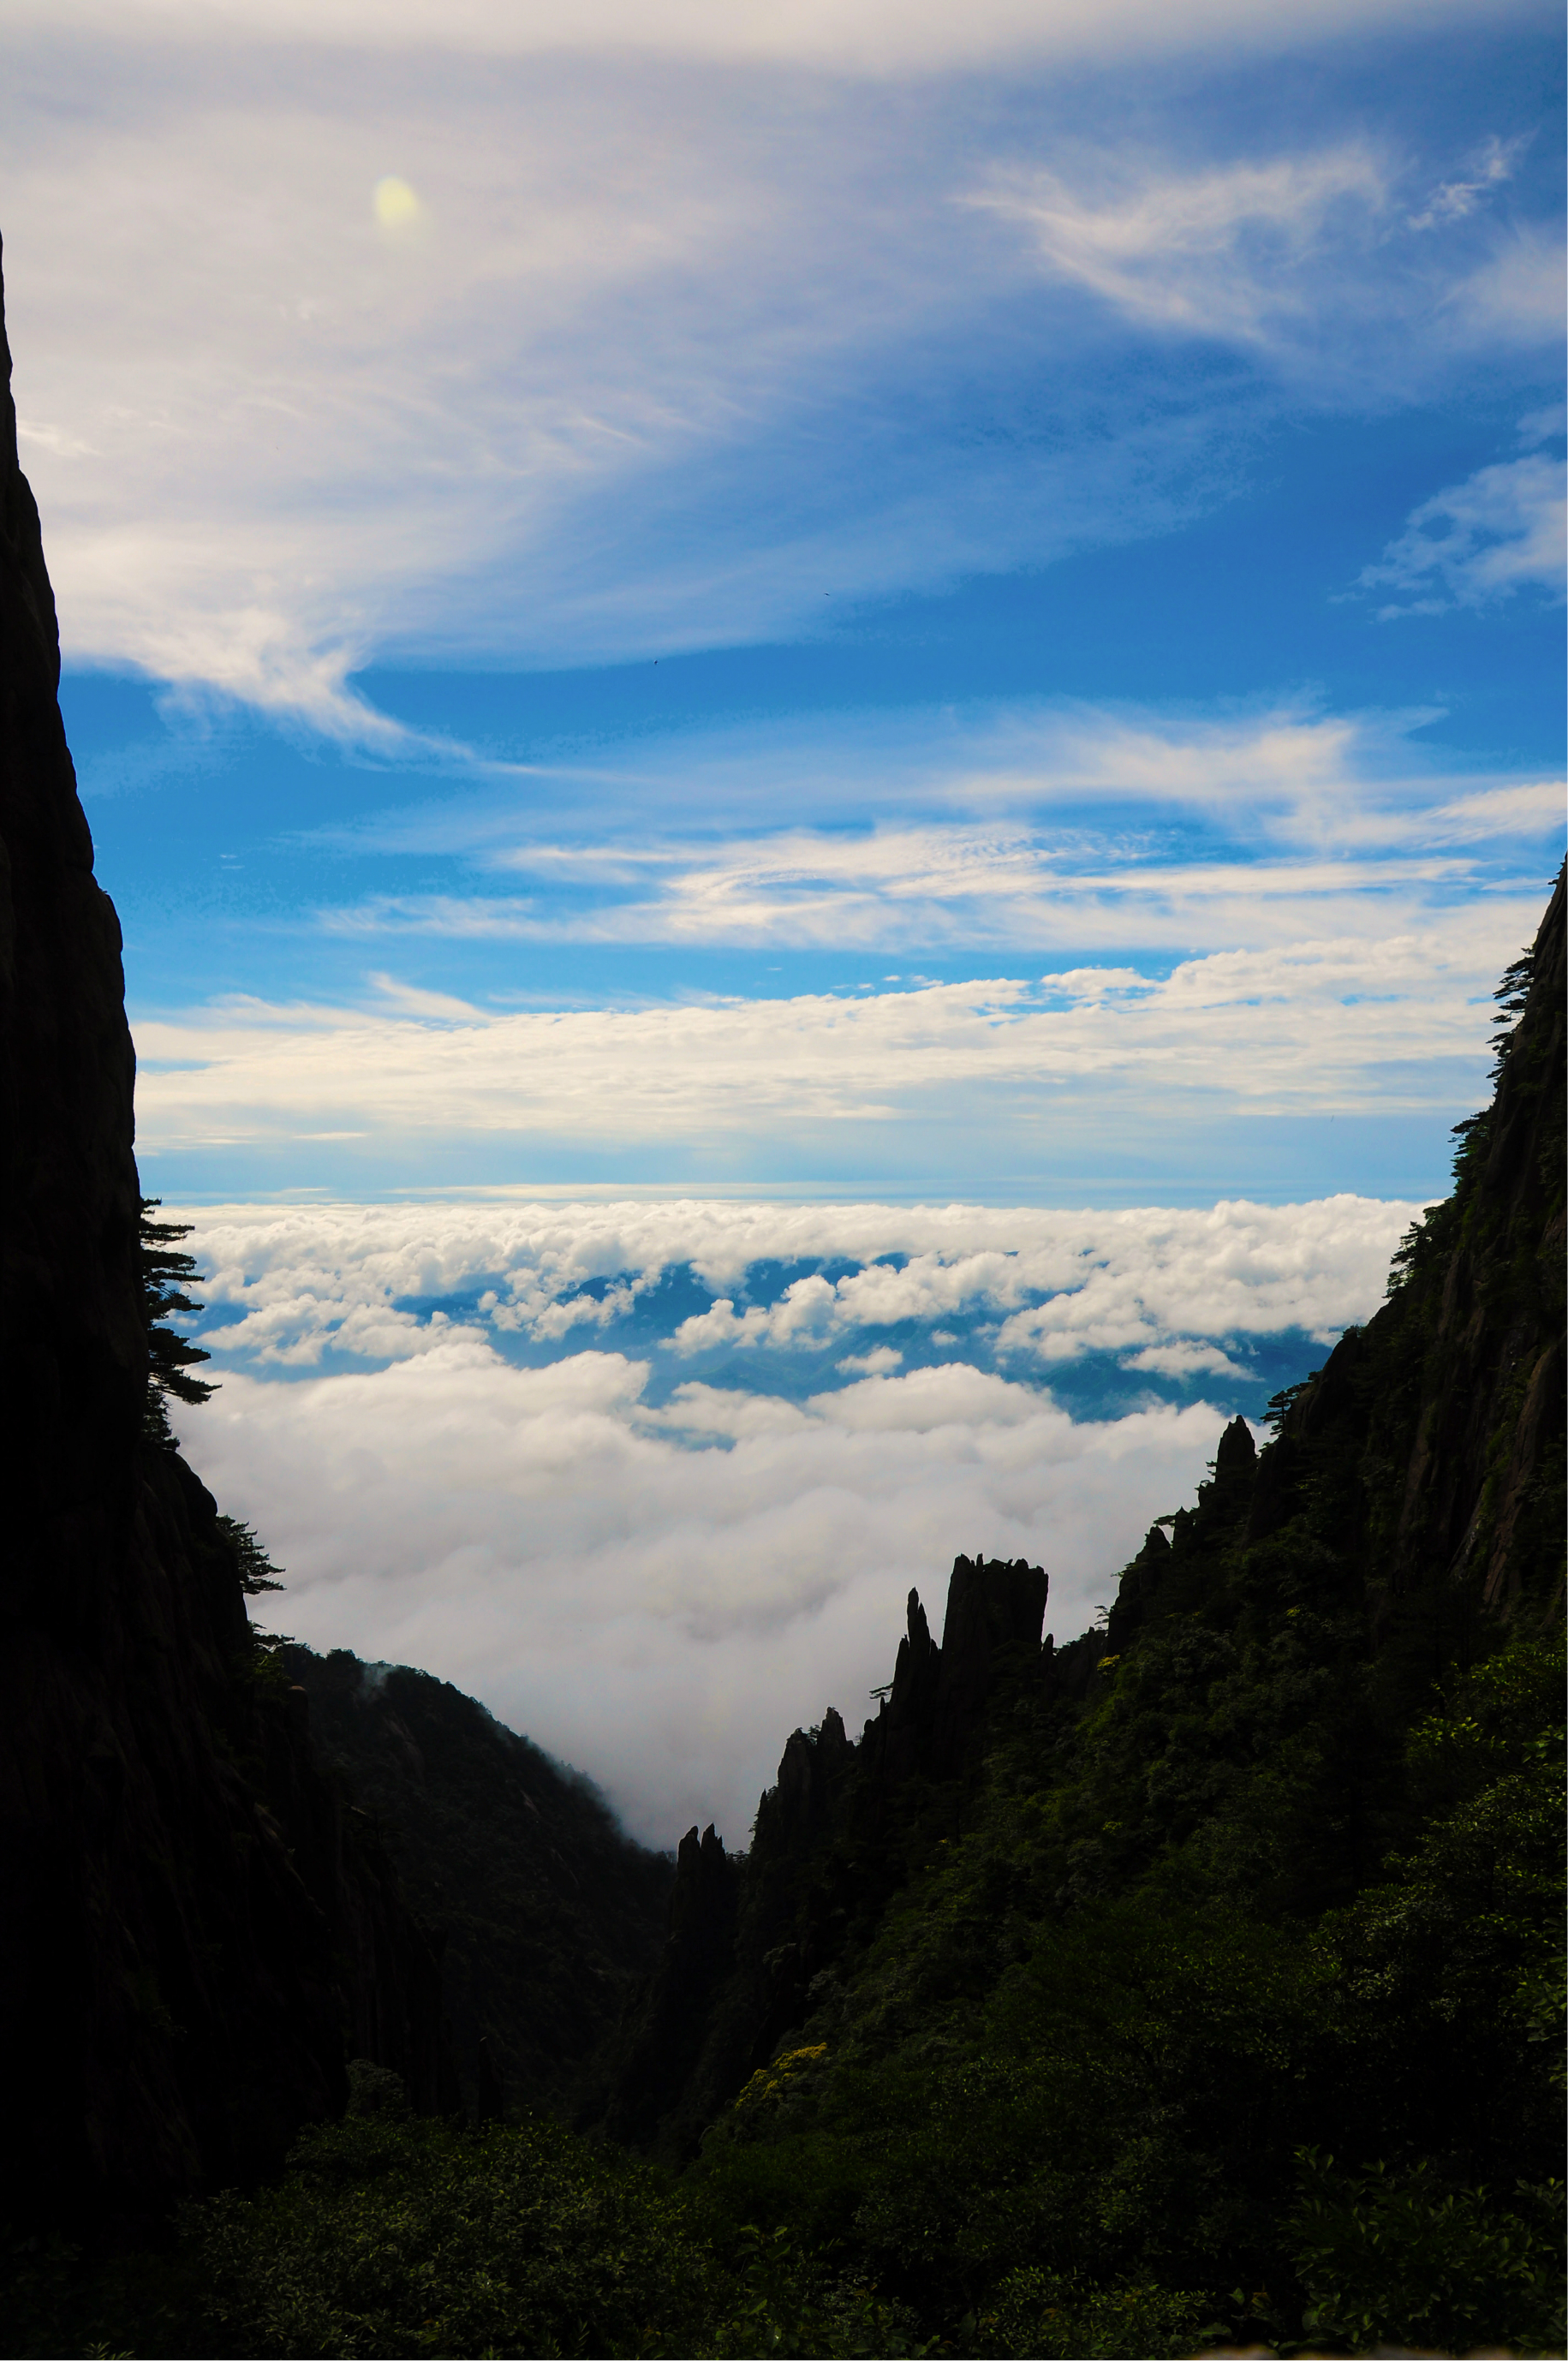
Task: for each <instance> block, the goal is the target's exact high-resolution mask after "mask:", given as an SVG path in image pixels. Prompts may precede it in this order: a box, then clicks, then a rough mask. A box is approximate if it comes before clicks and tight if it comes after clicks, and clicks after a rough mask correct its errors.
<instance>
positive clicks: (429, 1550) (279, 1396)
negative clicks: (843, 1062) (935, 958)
mask: <svg viewBox="0 0 1568 2361" xmlns="http://www.w3.org/2000/svg"><path fill="white" fill-rule="evenodd" d="M1414 1210H1415V1209H1414V1208H1412V1207H1411V1206H1409V1205H1407V1204H1399V1203H1389V1202H1382V1201H1378V1200H1374V1199H1369V1198H1363V1197H1354V1196H1338V1197H1332V1198H1328V1199H1324V1200H1321V1201H1319V1202H1312V1203H1306V1204H1299V1205H1283V1206H1280V1205H1259V1204H1250V1203H1245V1202H1230V1203H1222V1204H1218V1205H1216V1206H1214V1207H1212V1209H1208V1210H1192V1209H1183V1210H1174V1211H1173V1210H1168V1209H1158V1208H1155V1209H1149V1208H1145V1209H1141V1210H1124V1211H1117V1212H1108V1213H1107V1212H1057V1211H1041V1210H1037V1209H1025V1210H1018V1209H1011V1210H1010V1209H1006V1208H997V1207H987V1206H975V1205H961V1204H954V1205H927V1206H897V1205H877V1204H834V1205H828V1204H809V1203H807V1204H801V1203H795V1204H790V1203H778V1202H770V1203H726V1202H711V1201H704V1202H695V1201H690V1200H686V1201H679V1202H659V1201H656V1200H643V1201H628V1200H617V1201H614V1202H596V1201H594V1200H592V1199H591V1198H579V1199H576V1200H571V1201H565V1200H562V1201H557V1202H552V1201H550V1200H548V1199H543V1198H540V1197H538V1196H532V1197H528V1198H524V1197H522V1196H521V1195H518V1196H512V1195H509V1194H507V1193H506V1192H501V1191H497V1192H493V1193H491V1194H488V1195H486V1196H481V1197H477V1198H474V1199H471V1200H469V1201H466V1202H441V1203H433V1202H424V1203H416V1204H410V1205H391V1206H388V1205H369V1206H367V1205H347V1204H326V1205H306V1206H302V1205H289V1206H282V1207H279V1206H271V1207H267V1206H255V1205H250V1206H237V1207H216V1208H209V1209H206V1210H204V1211H201V1212H198V1213H190V1214H187V1215H186V1216H185V1217H184V1218H186V1219H188V1220H190V1221H192V1223H193V1224H194V1225H195V1226H194V1229H193V1233H192V1237H191V1238H190V1240H189V1242H188V1243H189V1244H190V1246H192V1248H193V1250H194V1251H195V1252H196V1254H197V1256H198V1257H199V1259H200V1262H201V1267H202V1268H203V1270H204V1271H206V1272H208V1273H209V1274H210V1279H209V1282H208V1284H207V1285H206V1287H205V1288H204V1290H203V1293H204V1295H205V1298H206V1301H207V1303H208V1306H209V1309H208V1312H207V1313H206V1315H205V1317H204V1318H203V1321H202V1322H201V1323H199V1328H198V1332H197V1333H198V1334H199V1335H200V1338H201V1341H202V1342H203V1344H204V1345H206V1346H207V1348H208V1349H209V1351H210V1352H211V1354H212V1356H213V1365H212V1374H214V1375H216V1376H217V1377H218V1378H220V1380H221V1385H220V1390H219V1391H218V1393H217V1394H216V1395H215V1396H214V1400H212V1401H211V1402H210V1403H208V1404H207V1405H205V1406H204V1407H203V1408H202V1409H199V1410H193V1411H186V1412H182V1413H181V1422H180V1423H181V1437H182V1440H183V1442H184V1444H185V1447H186V1449H187V1451H188V1453H189V1455H190V1456H191V1457H192V1460H193V1462H194V1464H195V1465H196V1466H197V1467H198V1468H199V1470H200V1472H201V1473H202V1475H203V1477H204V1479H205V1480H206V1482H207V1483H208V1484H209V1485H210V1486H211V1487H212V1488H213V1489H214V1492H215V1493H216V1495H217V1497H218V1499H219V1501H220V1503H221V1504H222V1506H223V1507H224V1508H225V1510H228V1511H230V1512H231V1513H233V1514H236V1515H237V1516H240V1517H242V1518H244V1519H246V1520H247V1521H250V1522H252V1523H254V1524H255V1526H256V1527H257V1529H258V1532H259V1533H260V1535H261V1537H262V1539H263V1540H264V1541H265V1543H267V1544H268V1546H269V1549H270V1550H271V1552H272V1554H273V1555H274V1556H275V1558H277V1560H278V1561H279V1562H280V1564H281V1565H283V1566H284V1567H285V1568H286V1570H287V1576H288V1588H287V1592H286V1594H285V1596H283V1597H282V1598H279V1599H277V1600H274V1601H270V1602H269V1607H270V1609H271V1610H272V1613H271V1620H272V1621H273V1622H274V1623H275V1624H277V1625H279V1626H280V1627H283V1628H286V1629H288V1630H289V1631H291V1632H292V1633H294V1634H296V1635H297V1636H298V1637H300V1638H302V1639H303V1640H306V1641H308V1642H311V1644H312V1645H313V1646H316V1647H319V1648H328V1647H337V1646H347V1647H352V1648H354V1649H355V1650H356V1652H357V1653H360V1654H361V1655H364V1656H367V1657H370V1658H378V1659H382V1660H386V1661H395V1662H400V1663H407V1664H419V1665H422V1666H423V1667H424V1668H426V1669H427V1670H429V1671H431V1672H433V1673H436V1674H439V1675H441V1676H443V1677H444V1678H445V1679H449V1680H451V1681H454V1682H455V1683H456V1684H457V1686H459V1687H461V1688H464V1689H466V1690H467V1691H468V1692H470V1693H471V1694H473V1695H475V1696H477V1697H481V1698H483V1700H484V1701H485V1703H486V1704H487V1705H488V1707H489V1708H491V1709H492V1710H493V1711H494V1712H496V1713H497V1714H499V1716H500V1717H501V1718H502V1719H504V1720H506V1721H507V1722H509V1723H510V1724H511V1725H512V1726H513V1727H514V1728H517V1729H520V1730H526V1731H527V1732H528V1733H529V1735H530V1736H531V1737H532V1738H533V1739H534V1740H535V1741H537V1742H539V1743H540V1744H542V1745H543V1746H545V1747H547V1748H548V1749H549V1750H550V1751H551V1752H554V1753H555V1754H557V1755H560V1756H562V1757H564V1758H565V1759H566V1760H568V1761H570V1762H572V1763H576V1764H577V1765H578V1766H579V1767H580V1768H582V1769H584V1770H586V1771H587V1772H588V1773H591V1775H592V1776H594V1777H595V1778H596V1779H598V1781H599V1782H600V1783H601V1784H602V1785H603V1786H604V1787H605V1789H606V1790H607V1792H608V1794H609V1796H610V1797H611V1799H612V1800H613V1802H614V1803H615V1805H616V1806H617V1807H618V1808H619V1809H620V1811H621V1813H622V1814H623V1816H624V1817H625V1819H626V1821H627V1824H628V1826H629V1827H630V1828H632V1829H633V1830H634V1831H635V1832H636V1833H637V1834H638V1835H640V1836H641V1837H643V1838H645V1839H648V1840H650V1841H652V1842H655V1843H659V1844H669V1843H671V1842H672V1841H673V1840H674V1839H675V1838H677V1837H678V1836H679V1834H680V1832H681V1830H682V1829H683V1828H685V1827H687V1826H688V1825H690V1824H691V1822H693V1821H694V1820H702V1821H706V1820H707V1819H708V1818H715V1819H716V1820H717V1822H718V1827H719V1829H720V1833H721V1834H722V1835H723V1836H724V1838H725V1839H726V1841H727V1842H729V1843H730V1844H731V1845H742V1844H744V1843H745V1842H746V1840H747V1838H748V1835H749V1830H750V1826H751V1818H752V1816H753V1813H754V1811H755V1808H756V1800H757V1797H758V1795H759V1794H760V1792H761V1790H762V1787H763V1786H764V1785H766V1784H768V1783H769V1782H770V1781H771V1779H772V1777H773V1773H774V1769H775V1766H776V1763H777V1761H778V1757H779V1754H780V1752H782V1749H783V1744H784V1740H785V1738H786V1737H787V1736H788V1734H789V1731H790V1730H791V1729H792V1728H793V1727H795V1725H796V1724H810V1723H814V1722H816V1721H818V1720H819V1719H821V1716H822V1713H823V1710H824V1708H826V1707H827V1706H828V1705H829V1704H832V1705H836V1706H837V1707H838V1708H839V1710H840V1711H841V1712H842V1713H843V1714H844V1716H845V1718H846V1719H847V1720H848V1721H849V1722H850V1726H851V1728H853V1727H856V1726H858V1724H859V1722H860V1721H861V1719H862V1718H863V1717H864V1715H865V1714H866V1713H867V1712H868V1711H869V1710H870V1709H871V1708H870V1707H869V1704H868V1692H869V1691H870V1690H871V1689H872V1687H873V1686H876V1685H877V1684H878V1683H880V1682H882V1681H885V1680H886V1679H887V1678H888V1677H889V1676H890V1674H891V1671H892V1664H893V1656H894V1649H895V1647H896V1643H897V1640H898V1636H899V1632H900V1630H901V1628H902V1621H903V1609H904V1599H905V1593H906V1592H907V1590H908V1589H909V1588H910V1587H911V1586H914V1587H918V1588H919V1590H920V1592H921V1595H922V1597H923V1598H925V1599H926V1601H927V1604H928V1606H929V1607H930V1609H931V1610H932V1612H933V1618H934V1620H937V1621H938V1623H939V1618H940V1613H941V1605H942V1600H943V1598H944V1597H945V1592H946V1583H947V1576H948V1569H949V1567H950V1565H951V1562H952V1559H953V1557H954V1555H955V1554H957V1553H958V1552H959V1551H960V1550H962V1551H965V1552H968V1553H971V1554H972V1553H973V1552H975V1551H976V1550H981V1551H983V1552H984V1553H985V1554H987V1555H991V1556H1002V1557H1017V1556H1026V1557H1028V1558H1030V1559H1032V1560H1033V1561H1035V1562H1036V1563H1038V1564H1042V1565H1045V1566H1046V1567H1047V1571H1048V1572H1049V1575H1050V1578H1051V1599H1050V1606H1049V1608H1048V1609H1047V1628H1048V1629H1050V1630H1053V1631H1055V1632H1056V1634H1057V1636H1058V1639H1062V1640H1065V1639H1067V1638H1069V1637H1071V1636H1073V1635H1074V1634H1076V1633H1077V1632H1079V1631H1082V1630H1083V1629H1084V1628H1085V1627H1086V1626H1087V1625H1088V1624H1089V1623H1090V1622H1091V1620H1092V1618H1093V1616H1094V1613H1095V1610H1096V1609H1097V1607H1098V1606H1099V1605H1101V1604H1102V1603H1104V1602H1106V1601H1107V1600H1108V1599H1109V1598H1111V1597H1112V1596H1113V1592H1114V1580H1115V1576H1116V1573H1117V1571H1118V1569H1119V1568H1120V1567H1121V1566H1122V1565H1124V1563H1125V1562H1126V1560H1127V1559H1128V1557H1129V1556H1130V1555H1131V1554H1133V1552H1134V1551H1135V1549H1136V1547H1137V1545H1138V1543H1139V1542H1140V1540H1141V1538H1142V1536H1143V1533H1144V1532H1145V1530H1146V1527H1147V1526H1148V1524H1149V1523H1150V1522H1151V1521H1152V1520H1153V1519H1154V1518H1155V1517H1157V1516H1158V1515H1160V1514H1162V1513H1164V1512H1166V1511H1168V1510H1171V1509H1174V1508H1176V1507H1179V1506H1180V1505H1181V1504H1182V1503H1183V1502H1184V1501H1185V1500H1187V1499H1189V1498H1190V1494H1191V1491H1192V1488H1193V1487H1194V1485H1195V1484H1196V1483H1198V1482H1199V1481H1200V1480H1201V1477H1202V1475H1203V1473H1204V1468H1205V1464H1206V1462H1207V1461H1208V1460H1209V1459H1211V1458H1212V1455H1213V1451H1214V1446H1215V1444H1216V1442H1217V1440H1218V1437H1219V1434H1220V1432H1221V1429H1222V1427H1223V1424H1224V1422H1225V1421H1226V1420H1227V1419H1228V1418H1230V1417H1232V1416H1234V1414H1235V1413H1236V1412H1238V1411H1240V1412H1243V1413H1245V1415H1246V1416H1247V1417H1249V1418H1250V1419H1252V1420H1253V1421H1254V1422H1260V1421H1261V1417H1262V1413H1263V1411H1264V1409H1265V1407H1266V1401H1267V1399H1268V1396H1269V1394H1270V1393H1271V1392H1273V1391H1274V1390H1276V1389H1277V1388H1278V1387H1279V1386H1281V1385H1283V1384H1287V1383H1289V1382H1291V1381H1293V1380H1294V1379H1295V1378H1298V1377H1299V1376H1301V1375H1303V1374H1305V1372H1306V1371H1307V1370H1308V1369H1309V1368H1310V1367H1316V1366H1317V1365H1318V1363H1319V1362H1320V1361H1321V1358H1322V1356H1323V1350H1324V1347H1325V1346H1326V1345H1328V1344H1329V1343H1331V1342H1332V1339H1333V1338H1334V1337H1336V1336H1337V1335H1338V1334H1339V1333H1340V1332H1341V1330H1342V1329H1343V1327H1344V1326H1346V1325H1347V1324H1348V1323H1351V1322H1354V1321H1357V1320H1363V1319H1365V1318H1366V1317H1367V1316H1368V1315H1369V1314H1370V1312H1373V1311H1374V1310H1375V1309H1376V1305H1377V1303H1378V1301H1380V1300H1381V1297H1382V1293H1383V1289H1384V1284H1385V1279H1386V1277H1387V1269H1388V1263H1389V1257H1390V1255H1391V1253H1392V1251H1393V1248H1394V1247H1395V1246H1396V1245H1397V1243H1398V1239H1399V1236H1400V1235H1401V1234H1402V1232H1403V1231H1404V1229H1405V1228H1406V1227H1407V1226H1408V1224H1409V1221H1410V1219H1411V1217H1412V1213H1413V1212H1414Z"/></svg>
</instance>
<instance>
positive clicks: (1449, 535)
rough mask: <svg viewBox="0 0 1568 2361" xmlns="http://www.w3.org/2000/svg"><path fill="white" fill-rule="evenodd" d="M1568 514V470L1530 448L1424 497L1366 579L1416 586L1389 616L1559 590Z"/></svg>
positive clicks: (1373, 583) (1373, 584)
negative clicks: (1533, 591) (1534, 590)
mask: <svg viewBox="0 0 1568 2361" xmlns="http://www.w3.org/2000/svg"><path fill="white" fill-rule="evenodd" d="M1565 520H1568V468H1565V467H1564V465H1563V461H1562V460H1561V459H1552V458H1548V457H1547V456H1546V455H1545V454H1544V453H1543V452H1540V451H1531V452H1529V453H1527V454H1526V456H1524V457H1523V458H1521V459H1511V460H1506V461H1503V462H1501V463H1499V464H1498V465H1497V466H1496V467H1481V468H1478V469H1477V470H1476V472H1475V475H1473V476H1472V477H1470V478H1468V480H1467V481H1466V482H1464V483H1463V484H1453V485H1451V486H1449V488H1448V489H1446V490H1445V491H1441V492H1436V493H1434V494H1433V496H1432V498H1431V500H1423V501H1422V502H1421V504H1420V507H1419V508H1417V509H1413V510H1412V511H1411V512H1410V517H1409V522H1408V524H1407V525H1406V527H1405V530H1404V532H1403V533H1401V534H1400V535H1399V537H1398V540H1397V541H1392V542H1390V543H1389V544H1388V546H1387V549H1386V550H1385V551H1384V553H1383V556H1382V558H1381V560H1380V562H1379V563H1378V564H1377V565H1376V566H1367V567H1365V570H1364V571H1363V573H1362V574H1361V576H1360V577H1359V578H1360V586H1361V588H1364V589H1367V590H1377V589H1393V590H1397V591H1400V592H1404V593H1406V594H1412V593H1413V594H1414V595H1413V596H1411V595H1407V596H1406V597H1404V598H1401V599H1398V600H1394V601H1391V602H1390V603H1389V604H1388V605H1387V606H1385V607H1384V608H1382V609H1380V613H1381V614H1382V616H1383V617H1385V618H1387V617H1392V616H1396V615H1438V614H1442V613H1443V612H1444V610H1445V609H1448V608H1451V607H1483V606H1486V604H1487V603H1488V602H1490V601H1492V600H1494V599H1497V598H1508V597H1509V596H1511V595H1512V593H1513V592H1514V591H1516V590H1520V589H1524V588H1537V589H1541V590H1545V591H1547V592H1548V593H1550V594H1551V595H1552V596H1553V597H1555V598H1561V597H1562V595H1563V566H1564V560H1565V557H1568V522H1565Z"/></svg>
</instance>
